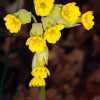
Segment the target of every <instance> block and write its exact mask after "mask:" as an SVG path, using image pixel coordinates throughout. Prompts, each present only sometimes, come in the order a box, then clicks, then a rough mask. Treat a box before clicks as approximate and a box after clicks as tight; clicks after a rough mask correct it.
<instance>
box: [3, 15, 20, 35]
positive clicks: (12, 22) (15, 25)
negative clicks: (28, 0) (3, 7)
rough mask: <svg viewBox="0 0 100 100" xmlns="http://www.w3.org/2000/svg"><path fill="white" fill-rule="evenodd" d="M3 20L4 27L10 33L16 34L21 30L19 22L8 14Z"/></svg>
mask: <svg viewBox="0 0 100 100" xmlns="http://www.w3.org/2000/svg"><path fill="white" fill-rule="evenodd" d="M4 20H5V21H6V23H5V25H6V27H7V29H8V30H9V31H10V32H11V33H18V31H19V30H20V28H21V21H20V19H18V18H17V17H16V16H14V15H13V14H8V15H7V16H6V17H4Z"/></svg>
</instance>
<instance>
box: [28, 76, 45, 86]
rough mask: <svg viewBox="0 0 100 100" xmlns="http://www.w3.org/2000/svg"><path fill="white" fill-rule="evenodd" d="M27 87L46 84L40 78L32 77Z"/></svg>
mask: <svg viewBox="0 0 100 100" xmlns="http://www.w3.org/2000/svg"><path fill="white" fill-rule="evenodd" d="M29 86H30V87H31V86H37V87H39V86H46V82H45V80H44V79H43V78H40V77H33V78H32V80H31V81H30V83H29Z"/></svg>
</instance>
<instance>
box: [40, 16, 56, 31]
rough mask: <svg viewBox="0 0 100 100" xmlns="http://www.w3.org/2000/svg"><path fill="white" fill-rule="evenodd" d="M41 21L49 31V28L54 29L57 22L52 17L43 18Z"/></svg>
mask: <svg viewBox="0 0 100 100" xmlns="http://www.w3.org/2000/svg"><path fill="white" fill-rule="evenodd" d="M41 21H42V24H43V28H44V30H47V29H48V28H50V27H52V26H53V25H56V21H55V20H54V19H53V18H52V17H50V16H47V17H42V18H41Z"/></svg>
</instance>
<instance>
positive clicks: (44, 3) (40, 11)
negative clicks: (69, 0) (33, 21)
mask: <svg viewBox="0 0 100 100" xmlns="http://www.w3.org/2000/svg"><path fill="white" fill-rule="evenodd" d="M53 4H54V0H35V1H34V6H35V11H36V14H37V15H38V16H48V15H49V14H50V12H51V10H52V8H53Z"/></svg>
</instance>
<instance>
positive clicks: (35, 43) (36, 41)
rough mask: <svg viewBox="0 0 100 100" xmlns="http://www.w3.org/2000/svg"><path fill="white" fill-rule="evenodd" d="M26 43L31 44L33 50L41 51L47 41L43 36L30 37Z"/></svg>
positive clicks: (30, 47)
mask: <svg viewBox="0 0 100 100" xmlns="http://www.w3.org/2000/svg"><path fill="white" fill-rule="evenodd" d="M26 45H27V46H29V49H30V50H31V51H32V52H37V53H41V52H43V51H44V49H45V47H46V41H45V40H44V39H43V38H42V37H29V38H28V39H27V41H26Z"/></svg>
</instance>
